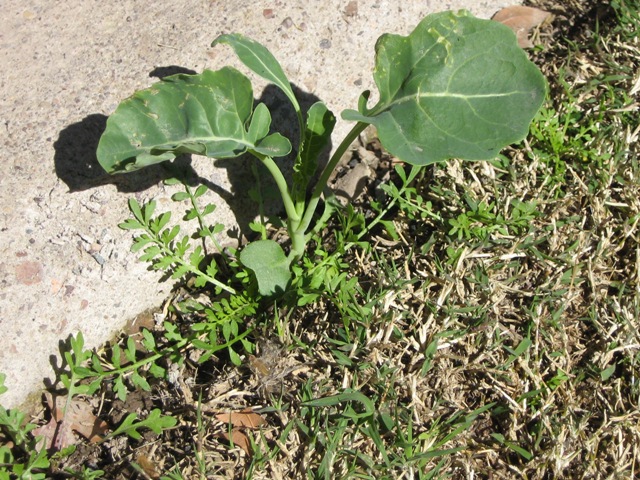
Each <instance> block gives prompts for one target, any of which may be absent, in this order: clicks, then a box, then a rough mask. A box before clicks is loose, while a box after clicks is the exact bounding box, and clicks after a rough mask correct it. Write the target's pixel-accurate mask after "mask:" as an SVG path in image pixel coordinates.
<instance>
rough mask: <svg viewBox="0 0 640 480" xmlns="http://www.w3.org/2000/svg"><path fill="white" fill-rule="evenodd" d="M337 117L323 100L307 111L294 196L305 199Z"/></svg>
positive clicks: (295, 176) (296, 167)
mask: <svg viewBox="0 0 640 480" xmlns="http://www.w3.org/2000/svg"><path fill="white" fill-rule="evenodd" d="M335 124H336V117H335V116H334V115H333V113H332V112H331V110H329V109H328V108H327V106H326V105H325V104H324V103H322V102H316V103H314V104H313V105H311V107H310V108H309V111H308V112H307V122H306V125H305V131H304V138H303V143H302V151H301V152H300V156H299V157H298V159H297V161H296V164H295V165H294V177H293V179H294V182H293V183H294V190H295V192H294V198H296V199H303V198H304V195H305V193H306V192H305V190H306V187H307V183H308V182H309V179H310V178H311V177H312V176H313V174H314V173H315V172H316V169H317V168H318V158H319V156H320V154H321V153H322V150H324V148H325V147H326V146H327V145H328V144H329V140H330V139H331V133H332V132H333V127H334V126H335Z"/></svg>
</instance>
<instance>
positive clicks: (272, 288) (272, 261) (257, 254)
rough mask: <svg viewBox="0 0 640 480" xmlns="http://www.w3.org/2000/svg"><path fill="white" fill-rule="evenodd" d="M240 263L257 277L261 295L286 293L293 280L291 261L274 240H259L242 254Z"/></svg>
mask: <svg viewBox="0 0 640 480" xmlns="http://www.w3.org/2000/svg"><path fill="white" fill-rule="evenodd" d="M240 261H241V262H242V263H243V264H244V265H245V266H246V267H247V268H249V269H251V270H252V271H253V273H254V275H255V276H256V281H257V282H258V291H259V292H260V295H263V296H265V297H269V296H271V295H274V294H276V293H279V292H284V291H285V290H286V288H287V285H288V284H289V280H290V279H291V272H290V271H289V260H288V259H287V257H286V255H285V254H284V251H283V250H282V247H281V246H280V245H278V244H277V243H276V242H274V241H273V240H258V241H256V242H251V243H250V244H249V245H247V246H246V247H245V248H244V249H243V250H242V252H240Z"/></svg>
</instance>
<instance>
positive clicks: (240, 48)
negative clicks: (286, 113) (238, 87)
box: [211, 33, 300, 114]
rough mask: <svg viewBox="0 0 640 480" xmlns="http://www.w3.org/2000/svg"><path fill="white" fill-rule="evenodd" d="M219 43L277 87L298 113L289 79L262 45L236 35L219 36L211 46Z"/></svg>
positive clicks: (298, 106)
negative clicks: (230, 49) (227, 46)
mask: <svg viewBox="0 0 640 480" xmlns="http://www.w3.org/2000/svg"><path fill="white" fill-rule="evenodd" d="M219 43H223V44H226V45H229V46H230V47H231V48H233V50H234V52H235V53H236V55H237V56H238V58H239V59H240V61H241V62H242V63H244V64H245V66H246V67H247V68H249V69H251V70H252V71H253V72H254V73H256V74H257V75H260V76H261V77H262V78H264V79H266V80H269V81H270V82H273V83H274V84H275V85H276V86H277V87H279V88H280V90H282V91H283V92H284V94H285V95H286V96H287V98H289V100H290V101H291V103H292V104H293V106H294V108H295V110H296V112H297V113H298V114H299V113H300V105H299V104H298V100H297V99H296V96H295V95H294V93H293V89H292V88H291V84H290V83H289V79H288V78H287V76H286V75H285V73H284V70H282V67H281V66H280V64H279V63H278V60H276V57H274V56H273V54H272V53H271V52H270V51H269V50H268V49H267V48H266V47H265V46H264V45H262V44H260V43H258V42H256V41H255V40H252V39H250V38H247V37H245V36H244V35H240V34H238V33H234V34H227V35H220V36H219V37H218V38H216V39H215V40H214V41H213V43H212V44H211V46H212V47H214V46H216V45H217V44H219Z"/></svg>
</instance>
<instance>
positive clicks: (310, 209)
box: [289, 122, 369, 260]
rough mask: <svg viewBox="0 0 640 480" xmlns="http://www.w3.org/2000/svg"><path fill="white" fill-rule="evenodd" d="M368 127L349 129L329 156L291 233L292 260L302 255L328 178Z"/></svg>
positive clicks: (359, 125) (361, 123)
mask: <svg viewBox="0 0 640 480" xmlns="http://www.w3.org/2000/svg"><path fill="white" fill-rule="evenodd" d="M368 125H369V124H368V123H364V122H358V123H356V124H355V126H354V127H353V128H352V129H351V131H350V132H349V133H348V134H347V136H346V137H344V139H343V140H342V142H341V143H340V145H338V148H336V151H335V152H334V153H333V155H332V156H331V159H330V160H329V163H327V166H326V167H325V168H324V170H323V171H322V175H321V176H320V179H319V180H318V183H316V186H315V188H314V189H313V192H312V194H311V198H310V199H309V203H308V204H307V208H306V209H305V212H304V216H303V217H302V220H301V221H300V222H299V224H298V226H297V228H296V229H295V231H293V232H291V239H292V249H291V254H290V255H289V256H290V257H291V259H292V260H297V259H299V258H300V257H301V256H302V254H303V253H304V248H305V245H306V239H305V234H306V232H307V230H308V229H309V225H310V224H311V221H312V220H313V214H314V213H315V211H316V208H317V207H318V202H320V197H321V196H322V192H323V190H324V188H325V187H326V186H327V183H328V182H329V177H330V176H331V174H332V173H333V171H334V170H335V169H336V167H337V166H338V162H339V161H340V159H341V158H342V156H343V155H344V153H345V152H346V151H347V149H348V148H349V147H350V146H351V144H352V143H353V142H354V141H355V140H356V138H358V135H360V134H361V133H362V131H363V130H364V129H365V128H367V126H368ZM294 237H296V239H297V244H298V248H293V239H294Z"/></svg>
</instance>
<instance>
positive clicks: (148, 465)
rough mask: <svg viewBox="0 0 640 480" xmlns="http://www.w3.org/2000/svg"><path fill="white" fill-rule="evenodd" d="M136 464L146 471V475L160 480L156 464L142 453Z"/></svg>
mask: <svg viewBox="0 0 640 480" xmlns="http://www.w3.org/2000/svg"><path fill="white" fill-rule="evenodd" d="M136 462H137V463H138V465H140V468H142V470H144V473H146V474H147V475H148V476H149V477H151V478H152V479H153V480H156V479H158V478H160V473H159V472H158V470H157V469H156V466H155V463H154V462H152V461H151V460H150V459H149V457H147V456H146V455H144V454H142V453H140V454H138V455H137V456H136Z"/></svg>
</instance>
